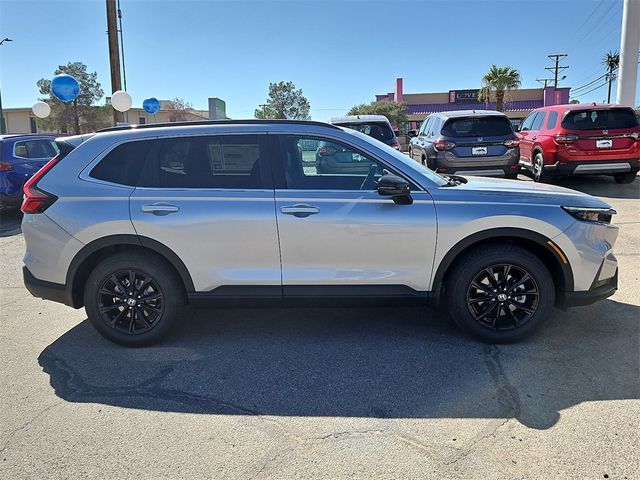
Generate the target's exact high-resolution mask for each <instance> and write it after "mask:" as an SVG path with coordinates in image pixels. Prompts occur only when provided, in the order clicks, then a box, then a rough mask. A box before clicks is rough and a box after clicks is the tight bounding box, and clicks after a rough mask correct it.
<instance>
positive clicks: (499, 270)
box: [467, 264, 540, 330]
mask: <svg viewBox="0 0 640 480" xmlns="http://www.w3.org/2000/svg"><path fill="white" fill-rule="evenodd" d="M539 297H540V290H539V288H538V284H537V283H536V281H535V280H534V278H533V277H532V276H531V275H530V274H529V272H527V271H526V270H525V269H524V268H521V267H518V266H515V265H511V264H498V265H492V266H490V267H487V268H485V269H483V270H482V271H480V272H479V273H478V274H477V275H476V276H475V278H474V279H473V281H472V282H471V284H470V285H469V288H468V290H467V307H468V309H469V312H470V313H471V315H472V316H473V318H474V319H475V321H476V322H478V323H479V324H480V325H481V326H483V327H485V328H489V329H492V330H513V329H516V328H519V327H521V326H523V325H525V324H526V323H527V322H528V321H529V320H530V319H531V318H532V317H533V315H534V314H535V313H536V310H537V308H538V299H539Z"/></svg>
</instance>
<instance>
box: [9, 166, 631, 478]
mask: <svg viewBox="0 0 640 480" xmlns="http://www.w3.org/2000/svg"><path fill="white" fill-rule="evenodd" d="M558 183H559V184H562V185H564V186H567V187H569V188H574V189H578V190H582V191H585V192H588V193H591V194H594V195H598V196H600V197H602V198H604V199H605V200H607V201H608V202H609V203H610V204H611V205H613V207H614V208H616V209H617V210H618V212H619V215H617V216H616V218H615V221H616V223H617V224H618V225H620V228H621V230H620V236H619V238H618V243H617V246H616V254H617V257H618V260H619V264H620V289H619V291H618V292H617V293H616V294H615V295H614V296H613V297H611V298H610V299H607V300H605V301H602V302H600V303H598V304H596V305H593V306H589V307H582V308H576V309H572V310H570V311H568V312H562V311H559V310H557V311H555V313H554V315H553V317H552V318H551V319H550V321H549V324H548V325H547V326H546V328H545V329H544V330H543V331H542V332H540V333H539V334H538V335H537V336H535V337H534V338H532V339H531V340H529V341H526V342H524V343H520V344H517V345H508V346H504V345H503V346H490V345H485V344H482V343H478V342H476V341H474V340H472V339H469V338H467V337H465V336H463V335H462V334H461V333H460V332H459V331H458V330H457V329H456V328H454V327H453V326H452V325H451V324H450V322H449V321H448V320H447V319H446V318H444V317H443V316H441V315H439V314H436V313H435V312H433V311H430V310H428V309H426V308H405V309H388V308H387V309H384V308H383V309H322V310H316V309H296V310H279V309H262V310H220V311H200V312H197V313H196V314H194V315H191V316H188V317H186V318H185V319H184V322H183V324H182V325H181V326H180V327H179V328H178V329H177V330H176V331H175V332H173V334H172V335H171V336H170V337H169V338H168V339H167V340H166V341H165V342H164V343H162V344H161V345H158V346H155V347H152V348H145V349H126V348H122V347H118V346H115V345H113V344H110V343H109V342H107V341H106V340H104V339H103V338H102V337H101V336H99V335H98V334H97V333H96V332H95V331H94V330H93V329H92V328H91V327H90V325H89V323H88V320H86V316H85V314H84V310H72V309H70V308H68V307H65V306H62V305H58V304H55V303H51V302H46V301H44V300H39V299H36V298H33V297H31V295H29V294H28V292H27V291H26V290H25V289H24V287H23V285H22V279H21V257H22V254H23V252H24V242H23V238H22V236H21V234H20V225H19V218H18V216H17V215H16V214H15V213H10V212H3V213H1V214H0V215H1V223H0V259H2V275H1V276H0V329H1V333H0V352H1V353H0V359H1V368H0V405H2V408H1V409H0V478H13V479H22V478H33V479H43V478H47V479H50V478H114V479H115V478H118V479H120V478H136V479H141V478H145V479H146V478H204V477H207V478H216V479H222V478H225V479H226V478H231V479H249V478H255V479H261V478H323V479H343V478H345V479H346V478H363V479H365V478H366V479H370V478H371V479H400V478H402V479H414V478H415V479H424V478H438V479H441V478H461V479H468V478H486V479H489V478H491V479H493V478H505V479H507V478H508V479H513V478H545V479H546V478H576V479H598V478H612V479H625V478H626V479H634V478H639V471H640V470H639V469H640V466H639V460H638V459H639V458H640V434H639V432H640V420H639V419H640V293H638V287H639V286H640V283H639V281H638V280H639V277H640V262H639V259H640V208H639V207H640V202H639V201H638V200H639V199H640V180H638V179H636V181H635V182H634V184H631V185H616V184H615V183H614V182H613V181H612V180H611V179H609V178H606V177H592V178H586V179H567V180H563V181H560V182H558Z"/></svg>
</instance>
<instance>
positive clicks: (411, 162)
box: [343, 128, 449, 187]
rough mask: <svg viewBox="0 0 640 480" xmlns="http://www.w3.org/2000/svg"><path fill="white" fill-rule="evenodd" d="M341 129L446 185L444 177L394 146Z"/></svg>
mask: <svg viewBox="0 0 640 480" xmlns="http://www.w3.org/2000/svg"><path fill="white" fill-rule="evenodd" d="M343 130H344V131H345V132H347V133H349V134H350V135H353V136H355V137H358V138H359V139H361V140H364V141H365V142H367V143H369V144H371V145H372V146H374V147H376V148H379V149H380V150H383V151H384V152H385V153H386V154H387V155H390V156H392V157H393V158H394V159H395V160H397V161H398V162H401V163H402V164H403V165H404V166H405V167H407V168H409V169H411V170H412V171H413V172H415V173H417V174H418V175H420V176H422V177H424V178H426V179H427V180H429V181H431V182H433V183H435V184H436V185H438V186H439V187H441V186H443V185H447V184H448V183H449V182H448V181H447V180H446V179H444V178H443V177H441V176H440V175H438V174H437V173H435V172H434V171H432V170H429V169H428V168H427V167H425V166H424V165H422V164H420V163H418V162H416V161H414V160H411V159H410V158H409V157H408V156H407V155H405V154H404V153H401V152H399V151H398V150H396V149H394V148H391V147H390V146H389V145H387V144H386V143H383V142H380V141H378V140H376V139H374V138H372V137H369V136H368V135H365V134H363V133H361V132H358V131H357V130H352V129H348V128H343Z"/></svg>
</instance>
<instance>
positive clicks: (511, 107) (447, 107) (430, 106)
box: [407, 100, 544, 115]
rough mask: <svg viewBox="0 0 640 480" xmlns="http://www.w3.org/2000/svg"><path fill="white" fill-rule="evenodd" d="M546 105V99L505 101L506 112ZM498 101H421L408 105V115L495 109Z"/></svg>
mask: <svg viewBox="0 0 640 480" xmlns="http://www.w3.org/2000/svg"><path fill="white" fill-rule="evenodd" d="M543 106H544V100H516V101H513V102H505V104H504V111H505V112H517V111H521V110H534V109H536V108H540V107H543ZM495 109H496V102H489V103H420V104H415V105H407V114H408V115H426V114H429V113H437V112H448V111H452V110H495Z"/></svg>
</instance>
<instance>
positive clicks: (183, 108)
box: [167, 97, 193, 122]
mask: <svg viewBox="0 0 640 480" xmlns="http://www.w3.org/2000/svg"><path fill="white" fill-rule="evenodd" d="M192 108H193V105H191V104H190V103H189V102H187V101H186V100H185V99H183V98H177V97H176V98H174V99H173V100H171V102H170V103H169V105H167V110H169V121H170V122H184V121H185V120H187V119H188V118H189V115H190V113H191V109H192Z"/></svg>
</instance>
